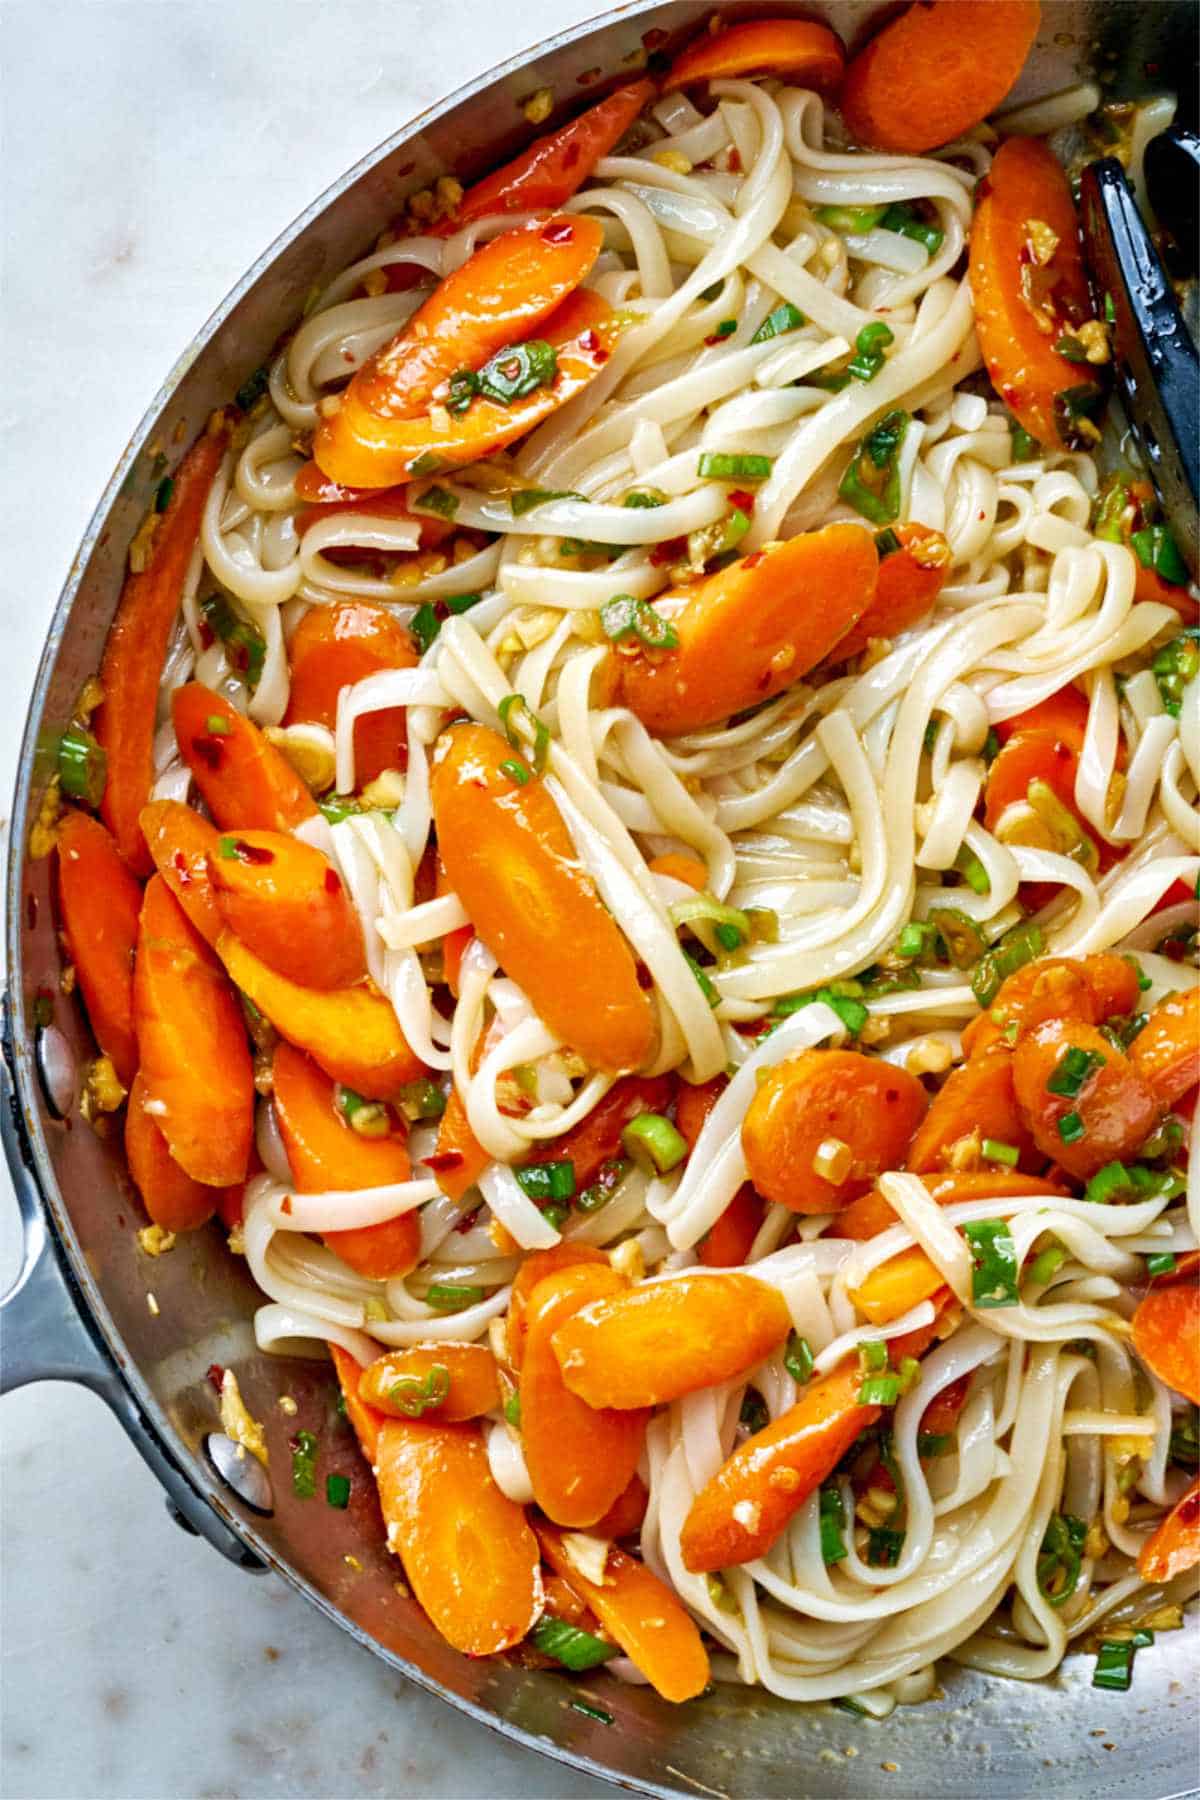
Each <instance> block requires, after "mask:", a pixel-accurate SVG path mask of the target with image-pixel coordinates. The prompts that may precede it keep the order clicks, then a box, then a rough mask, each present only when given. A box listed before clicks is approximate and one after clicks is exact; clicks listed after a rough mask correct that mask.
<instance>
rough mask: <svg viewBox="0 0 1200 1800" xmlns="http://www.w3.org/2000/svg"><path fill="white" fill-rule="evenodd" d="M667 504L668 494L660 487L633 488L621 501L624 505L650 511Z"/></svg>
mask: <svg viewBox="0 0 1200 1800" xmlns="http://www.w3.org/2000/svg"><path fill="white" fill-rule="evenodd" d="M666 504H667V496H666V495H665V494H664V493H662V492H661V491H660V490H659V489H658V488H631V489H630V491H629V492H628V493H627V494H626V496H625V498H624V499H623V500H622V502H621V505H622V506H632V507H636V508H638V509H639V510H640V511H642V512H648V511H650V510H651V509H652V508H653V507H656V506H665V505H666Z"/></svg>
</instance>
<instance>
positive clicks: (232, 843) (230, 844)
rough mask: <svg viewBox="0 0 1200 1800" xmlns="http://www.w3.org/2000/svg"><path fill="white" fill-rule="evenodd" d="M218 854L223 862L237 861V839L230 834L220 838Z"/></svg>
mask: <svg viewBox="0 0 1200 1800" xmlns="http://www.w3.org/2000/svg"><path fill="white" fill-rule="evenodd" d="M217 855H218V856H219V857H220V858H221V860H222V862H236V861H237V859H238V846H237V839H236V838H235V837H230V836H228V835H226V836H225V837H220V838H218V839H217Z"/></svg>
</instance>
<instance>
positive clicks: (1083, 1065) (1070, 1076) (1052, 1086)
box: [1046, 1045, 1104, 1100]
mask: <svg viewBox="0 0 1200 1800" xmlns="http://www.w3.org/2000/svg"><path fill="white" fill-rule="evenodd" d="M1103 1067H1104V1058H1103V1057H1102V1056H1101V1055H1100V1052H1099V1051H1098V1050H1080V1049H1079V1048H1078V1047H1077V1046H1075V1045H1072V1046H1071V1048H1070V1049H1069V1050H1066V1051H1064V1053H1063V1055H1062V1056H1061V1057H1060V1058H1059V1060H1058V1062H1057V1063H1056V1064H1055V1066H1054V1070H1053V1073H1052V1074H1051V1075H1050V1076H1049V1078H1048V1080H1047V1082H1046V1092H1047V1093H1048V1094H1062V1095H1063V1096H1064V1097H1065V1098H1066V1099H1068V1100H1074V1098H1075V1097H1076V1095H1077V1094H1078V1093H1079V1090H1080V1089H1081V1088H1082V1086H1083V1084H1084V1082H1085V1081H1086V1080H1087V1079H1088V1077H1089V1076H1090V1075H1091V1074H1092V1073H1093V1072H1094V1071H1095V1070H1096V1069H1101V1068H1103Z"/></svg>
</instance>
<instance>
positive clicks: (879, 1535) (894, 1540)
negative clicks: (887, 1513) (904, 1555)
mask: <svg viewBox="0 0 1200 1800" xmlns="http://www.w3.org/2000/svg"><path fill="white" fill-rule="evenodd" d="M903 1548H904V1533H903V1532H902V1531H891V1530H889V1528H888V1527H887V1526H886V1525H875V1526H873V1527H872V1528H871V1530H870V1531H869V1532H868V1534H867V1561H868V1563H869V1564H870V1565H871V1567H872V1568H873V1569H894V1568H895V1567H896V1564H897V1563H898V1562H899V1561H900V1552H901V1551H902V1550H903Z"/></svg>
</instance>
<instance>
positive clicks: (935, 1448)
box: [917, 1431, 954, 1458]
mask: <svg viewBox="0 0 1200 1800" xmlns="http://www.w3.org/2000/svg"><path fill="white" fill-rule="evenodd" d="M953 1443H954V1439H953V1438H952V1437H951V1435H950V1433H949V1432H948V1431H919V1432H918V1433H917V1455H918V1456H921V1457H925V1458H932V1457H935V1456H945V1455H946V1453H947V1451H948V1450H949V1449H950V1448H951V1446H952V1445H953Z"/></svg>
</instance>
